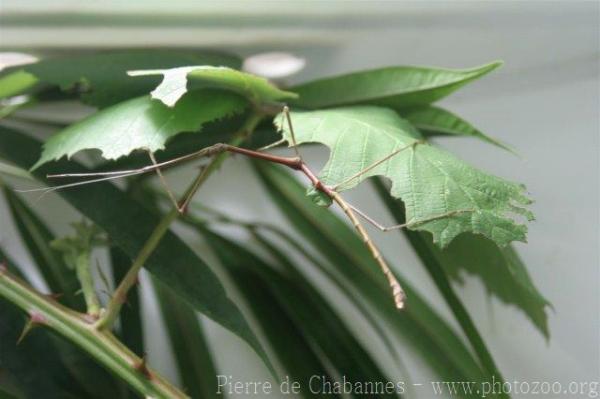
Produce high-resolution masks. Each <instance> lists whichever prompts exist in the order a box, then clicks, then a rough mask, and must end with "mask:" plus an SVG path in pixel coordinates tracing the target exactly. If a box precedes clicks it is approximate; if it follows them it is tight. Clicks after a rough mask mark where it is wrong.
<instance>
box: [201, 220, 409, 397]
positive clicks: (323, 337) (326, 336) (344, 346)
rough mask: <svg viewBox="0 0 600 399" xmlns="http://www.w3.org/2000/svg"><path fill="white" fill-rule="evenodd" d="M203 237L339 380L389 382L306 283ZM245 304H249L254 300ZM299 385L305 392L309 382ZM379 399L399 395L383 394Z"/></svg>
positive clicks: (211, 237) (208, 233)
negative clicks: (255, 284)
mask: <svg viewBox="0 0 600 399" xmlns="http://www.w3.org/2000/svg"><path fill="white" fill-rule="evenodd" d="M203 236H204V238H205V239H206V240H207V242H208V243H209V244H210V246H211V248H212V249H213V250H214V251H215V253H216V255H217V256H218V257H219V259H220V260H221V263H222V264H223V265H224V266H225V267H226V268H227V269H228V270H229V272H230V274H231V277H232V278H233V279H234V280H237V282H238V284H240V285H243V284H245V281H246V280H250V281H252V279H253V277H252V276H253V275H254V278H255V279H256V278H258V279H259V281H260V282H262V284H263V285H264V286H266V287H267V288H268V291H270V292H271V294H272V295H273V296H274V297H275V298H276V300H277V302H278V303H279V304H280V306H282V307H283V308H284V309H285V310H286V313H287V315H288V317H289V318H291V319H292V320H293V322H294V323H295V324H296V326H297V327H298V329H299V330H300V331H301V332H302V334H303V335H304V336H306V337H307V339H308V340H309V342H311V343H313V345H316V346H317V347H318V349H319V352H320V353H321V354H322V355H323V356H325V358H326V359H327V361H328V363H329V364H330V365H331V366H332V367H334V368H335V370H336V372H337V374H338V375H339V376H345V377H346V379H347V380H349V381H351V382H363V383H364V382H366V381H372V382H377V381H381V382H384V383H385V382H387V381H389V378H387V377H386V376H385V374H384V372H383V371H382V370H381V369H380V368H379V366H378V365H377V363H376V361H375V360H374V359H373V358H372V357H371V356H370V355H369V354H368V352H367V351H366V350H365V348H364V347H363V346H362V345H361V344H360V343H359V341H358V340H357V339H356V337H354V336H353V335H352V334H351V333H350V332H349V330H348V328H347V326H346V325H345V324H344V322H343V321H342V320H341V319H340V317H339V316H338V315H337V313H336V312H335V311H334V310H333V309H332V308H331V306H330V305H329V304H328V303H327V301H326V300H325V299H324V298H323V297H322V296H321V294H320V293H319V292H318V291H317V290H316V289H315V288H314V287H312V286H311V284H310V283H309V282H308V281H307V280H306V279H305V278H304V277H302V276H301V275H300V274H296V273H292V271H293V269H292V268H286V274H285V275H284V274H281V273H279V272H277V271H276V270H277V269H276V268H275V267H273V266H272V265H270V264H269V263H267V262H266V261H264V260H262V259H261V258H259V257H258V256H257V255H255V254H254V253H253V252H251V251H249V250H248V249H246V248H244V247H242V246H240V245H238V244H236V243H234V242H233V241H231V240H229V239H226V238H224V237H222V236H219V235H217V234H215V233H213V232H212V231H210V230H208V229H204V231H203ZM279 260H281V257H279ZM290 274H291V275H290ZM259 284H260V283H259ZM248 300H249V301H252V297H249V298H248ZM313 375H314V373H313ZM302 382H303V383H304V384H303V386H304V387H305V389H306V388H307V387H308V382H307V381H302ZM356 396H358V397H363V395H356ZM364 396H365V397H373V396H372V395H364ZM377 397H397V395H396V394H393V393H391V392H389V393H388V392H386V393H381V394H380V395H377Z"/></svg>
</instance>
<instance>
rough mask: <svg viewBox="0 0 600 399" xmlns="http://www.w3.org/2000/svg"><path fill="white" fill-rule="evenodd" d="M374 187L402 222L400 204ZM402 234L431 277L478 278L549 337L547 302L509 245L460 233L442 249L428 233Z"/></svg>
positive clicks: (380, 187) (378, 183) (377, 185)
mask: <svg viewBox="0 0 600 399" xmlns="http://www.w3.org/2000/svg"><path fill="white" fill-rule="evenodd" d="M373 184H374V186H375V188H376V190H377V192H378V193H379V194H380V196H381V199H382V200H383V203H384V204H385V205H386V207H387V208H388V210H389V211H390V213H391V214H392V216H393V217H394V219H395V220H396V222H397V223H404V205H403V204H402V202H401V201H396V200H394V199H393V198H392V197H390V195H389V193H388V190H387V188H386V187H385V185H384V184H383V182H382V181H381V180H380V179H375V180H373ZM402 232H403V233H404V235H405V236H406V238H407V239H408V241H409V243H410V244H411V245H412V247H413V248H414V250H415V252H416V253H417V255H418V256H419V258H421V261H422V262H423V264H424V265H425V267H426V268H427V269H428V271H429V272H430V274H432V273H436V274H439V273H438V271H441V272H443V273H445V274H447V275H448V277H450V278H452V279H453V280H454V281H456V282H458V283H462V282H463V273H464V272H466V273H469V274H473V275H475V276H477V277H479V278H481V280H482V282H483V283H484V285H485V287H486V288H487V291H488V292H489V293H490V294H492V295H496V296H497V297H498V298H500V299H501V300H502V301H503V302H505V303H508V304H514V305H516V306H517V307H519V308H520V309H521V310H523V312H525V314H526V315H527V316H528V317H529V318H530V319H531V321H532V322H533V323H534V325H535V326H536V327H537V328H538V329H539V330H540V332H541V333H542V334H544V336H545V337H546V338H548V336H549V331H548V324H547V315H546V307H547V306H550V303H549V302H548V300H547V299H546V298H544V297H543V296H542V294H541V293H540V292H539V291H538V290H537V288H536V287H535V285H534V284H533V281H531V278H530V277H529V273H528V272H527V268H526V267H525V265H524V264H523V262H522V261H521V259H520V258H519V255H518V254H517V252H516V251H515V249H514V248H513V247H512V246H507V247H506V248H498V246H496V245H494V243H493V242H491V241H490V240H488V239H486V238H485V237H481V236H477V235H474V234H463V235H461V236H460V237H458V238H457V239H456V240H454V241H453V242H452V243H451V244H450V245H449V246H448V247H447V248H444V249H443V250H442V249H439V248H437V247H436V246H435V245H433V242H432V241H431V236H430V235H429V234H426V233H423V232H415V231H409V230H402ZM436 264H437V265H436Z"/></svg>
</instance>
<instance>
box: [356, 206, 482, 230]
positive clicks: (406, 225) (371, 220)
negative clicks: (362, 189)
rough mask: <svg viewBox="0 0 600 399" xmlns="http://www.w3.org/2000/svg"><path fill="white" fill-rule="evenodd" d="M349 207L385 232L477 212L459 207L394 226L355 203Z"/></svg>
mask: <svg viewBox="0 0 600 399" xmlns="http://www.w3.org/2000/svg"><path fill="white" fill-rule="evenodd" d="M348 207H350V208H351V209H352V210H353V211H354V212H356V214H357V215H359V216H360V217H362V218H363V219H365V220H366V221H367V222H369V223H370V224H372V225H373V226H375V227H377V228H378V229H379V230H381V231H383V232H387V231H390V230H397V229H403V228H405V227H409V226H415V225H419V224H422V223H427V222H432V221H434V220H438V219H443V218H447V217H450V216H455V215H459V214H461V213H468V212H476V210H475V209H457V210H455V211H449V212H445V213H441V214H439V215H434V216H431V217H428V218H425V219H421V220H417V221H414V222H407V223H401V224H395V225H392V226H384V225H382V224H381V223H378V222H377V221H376V220H375V219H373V218H372V217H370V216H369V215H367V214H366V213H365V212H363V211H361V210H360V209H358V208H357V207H355V206H354V205H350V204H348Z"/></svg>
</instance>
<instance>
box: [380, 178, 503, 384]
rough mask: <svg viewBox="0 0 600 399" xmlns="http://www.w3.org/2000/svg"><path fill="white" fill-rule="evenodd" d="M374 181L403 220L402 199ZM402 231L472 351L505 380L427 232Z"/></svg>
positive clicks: (387, 202)
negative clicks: (452, 284)
mask: <svg viewBox="0 0 600 399" xmlns="http://www.w3.org/2000/svg"><path fill="white" fill-rule="evenodd" d="M373 182H374V184H375V187H376V189H377V191H378V193H379V194H380V196H381V197H382V199H383V201H384V202H385V204H386V205H387V207H388V209H389V210H390V212H391V213H392V215H393V216H394V218H395V219H396V221H397V223H399V224H402V223H404V222H405V220H404V207H403V206H401V202H399V201H396V200H394V199H393V198H392V197H391V196H390V195H389V193H388V190H387V189H386V187H385V186H384V184H383V182H382V181H381V179H374V180H373ZM402 232H403V233H404V235H405V236H406V237H407V238H408V241H409V243H410V244H411V245H412V247H413V249H414V250H415V252H416V253H417V255H418V256H419V258H420V259H421V261H422V263H423V266H424V267H425V269H426V270H427V272H428V273H429V276H430V277H431V279H432V280H433V282H434V283H435V285H436V286H437V288H438V290H439V291H440V293H441V294H442V296H443V297H444V300H445V301H446V303H447V304H448V306H449V307H450V309H451V310H452V313H454V316H455V318H456V320H457V321H458V323H459V324H460V326H461V328H462V330H463V332H464V333H465V335H466V336H467V339H468V340H469V342H470V344H471V346H472V347H473V350H474V351H475V353H476V354H477V356H478V357H479V360H480V362H481V364H482V366H483V367H484V368H485V370H487V372H488V374H489V375H491V376H495V377H496V378H497V379H498V380H499V381H500V383H503V377H502V375H501V373H500V371H499V370H498V367H497V366H496V363H495V362H494V359H493V358H492V356H491V354H490V352H489V350H488V349H487V346H486V345H485V342H484V341H483V338H482V337H481V334H480V333H479V331H478V330H477V327H476V326H475V323H473V320H472V319H471V316H470V315H469V313H468V312H467V309H466V308H465V307H464V305H463V303H462V301H461V300H460V298H459V297H458V295H456V293H455V292H454V289H453V288H452V286H451V285H450V281H449V279H448V276H447V274H446V271H445V270H444V269H443V267H442V266H441V264H440V262H438V261H436V260H435V258H433V256H432V255H433V254H432V253H431V252H430V251H429V250H428V243H429V246H430V247H431V246H433V243H432V242H431V240H430V239H429V240H427V238H428V236H426V233H423V232H417V231H410V230H407V229H404V230H402ZM463 237H464V235H463ZM482 239H483V237H482ZM492 245H494V244H492ZM494 246H495V245H494Z"/></svg>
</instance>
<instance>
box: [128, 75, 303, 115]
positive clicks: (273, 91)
mask: <svg viewBox="0 0 600 399" xmlns="http://www.w3.org/2000/svg"><path fill="white" fill-rule="evenodd" d="M129 75H130V76H153V75H163V76H164V77H163V81H162V82H161V84H160V85H158V87H157V88H156V89H154V91H152V98H155V99H158V100H160V101H162V102H163V103H164V104H166V105H168V106H169V107H172V106H174V105H175V104H176V103H177V102H178V101H179V99H180V98H181V97H182V96H183V95H184V94H185V93H187V92H188V90H192V89H198V88H217V89H224V90H230V91H233V92H235V93H238V94H240V95H242V96H244V97H246V98H247V99H248V100H250V101H251V102H252V103H254V104H261V103H270V102H274V101H280V100H289V99H293V98H296V97H297V95H296V94H294V93H291V92H289V91H283V90H280V89H278V88H277V87H275V86H273V85H272V84H271V83H269V82H268V81H267V80H266V79H264V78H261V77H258V76H254V75H251V74H249V73H245V72H240V71H236V70H235V69H231V68H227V67H214V66H206V65H204V66H189V67H181V68H172V69H156V70H145V71H130V72H129Z"/></svg>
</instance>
